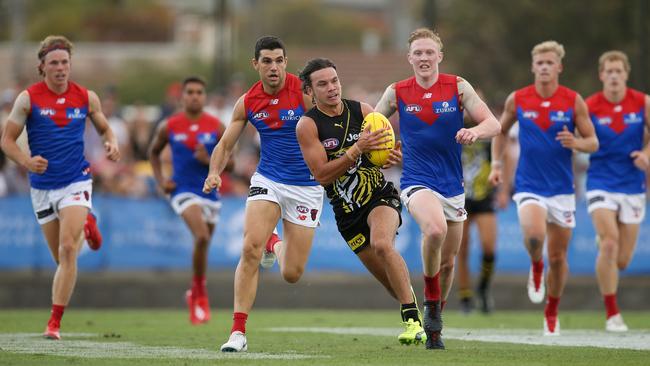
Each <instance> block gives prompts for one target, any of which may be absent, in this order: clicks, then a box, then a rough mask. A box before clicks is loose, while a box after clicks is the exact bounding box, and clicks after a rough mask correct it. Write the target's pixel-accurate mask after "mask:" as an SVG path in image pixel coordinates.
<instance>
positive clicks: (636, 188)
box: [586, 51, 650, 332]
mask: <svg viewBox="0 0 650 366" xmlns="http://www.w3.org/2000/svg"><path fill="white" fill-rule="evenodd" d="M598 70H599V77H600V81H602V83H603V90H602V91H600V92H598V93H595V94H594V95H592V96H590V97H589V98H587V100H586V102H587V107H588V108H589V115H590V117H591V122H592V123H593V124H594V128H595V129H596V134H597V135H598V140H599V141H600V148H599V149H598V151H597V152H596V153H594V154H592V155H591V158H590V160H589V170H587V202H588V211H589V213H590V214H591V218H592V221H593V224H594V227H595V228H596V233H597V234H598V242H599V243H598V257H597V259H596V278H597V279H598V286H599V287H600V292H601V294H602V296H603V300H604V302H605V310H606V321H605V329H606V330H607V331H611V332H625V331H627V330H628V328H627V325H626V324H625V322H624V321H623V317H622V316H621V314H620V311H619V309H618V305H617V301H616V292H617V289H618V281H619V279H618V272H619V271H620V270H623V269H625V268H626V267H627V266H628V264H629V263H630V261H631V260H632V256H633V254H634V248H635V247H636V242H637V238H638V235H639V225H640V224H641V222H642V221H643V218H644V216H645V208H646V171H647V169H648V166H649V165H650V164H649V159H650V146H648V145H646V146H645V147H644V146H643V135H644V132H645V129H646V128H650V96H648V95H646V94H645V93H642V92H640V91H638V90H634V89H631V88H628V87H627V80H628V76H629V73H630V62H629V60H628V58H627V55H626V54H625V53H623V52H621V51H608V52H605V53H604V54H603V55H602V56H601V57H600V59H599V65H598Z"/></svg>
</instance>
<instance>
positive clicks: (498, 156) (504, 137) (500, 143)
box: [488, 92, 517, 185]
mask: <svg viewBox="0 0 650 366" xmlns="http://www.w3.org/2000/svg"><path fill="white" fill-rule="evenodd" d="M516 121H517V113H516V111H515V93H514V92H512V93H510V95H508V98H506V103H505V106H504V108H503V114H501V119H500V121H499V124H500V125H501V132H500V133H499V134H497V135H496V136H494V138H493V139H492V164H491V169H490V176H489V178H488V180H489V181H490V183H492V184H493V185H498V184H500V183H501V181H502V176H501V175H502V168H503V155H504V151H505V150H506V146H507V144H508V131H510V128H512V125H514V124H515V122H516Z"/></svg>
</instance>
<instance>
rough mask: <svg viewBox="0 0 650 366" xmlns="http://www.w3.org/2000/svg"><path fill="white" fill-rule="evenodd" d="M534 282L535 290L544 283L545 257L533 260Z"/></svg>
mask: <svg viewBox="0 0 650 366" xmlns="http://www.w3.org/2000/svg"><path fill="white" fill-rule="evenodd" d="M532 263H533V283H534V284H535V290H539V286H540V285H541V284H542V274H543V273H544V259H540V260H539V261H537V262H535V261H533V262H532Z"/></svg>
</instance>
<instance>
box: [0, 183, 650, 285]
mask: <svg viewBox="0 0 650 366" xmlns="http://www.w3.org/2000/svg"><path fill="white" fill-rule="evenodd" d="M93 205H94V209H93V211H94V212H95V213H96V214H97V216H98V220H99V226H100V229H101V231H102V234H103V236H104V244H103V246H102V248H101V250H99V251H98V252H93V251H91V250H90V249H88V248H87V247H86V246H84V248H83V249H82V252H81V254H80V257H79V266H80V268H81V269H82V270H166V269H177V270H178V269H181V270H186V269H189V268H190V263H191V250H192V245H193V244H192V237H191V235H190V233H189V230H188V229H187V228H186V227H185V224H184V223H183V221H182V220H181V219H180V218H179V217H178V216H176V215H175V214H174V212H173V211H172V209H171V207H170V206H169V204H168V202H166V201H164V200H161V199H147V200H135V199H126V198H116V197H105V196H95V197H93ZM244 207H245V199H243V198H226V199H224V200H223V207H222V211H221V218H220V221H219V224H218V225H217V230H216V232H215V235H214V237H213V239H212V243H211V247H210V255H209V268H210V269H211V270H228V269H231V270H234V268H235V266H236V265H237V262H238V260H239V255H240V252H241V246H242V233H243V222H244ZM323 211H324V212H323V215H322V217H321V225H320V227H319V228H318V229H317V230H316V236H315V240H314V245H313V249H312V253H311V256H310V258H309V263H308V270H316V271H318V270H325V271H345V272H359V273H362V272H365V271H366V270H365V268H364V267H363V265H361V263H360V262H359V261H358V260H357V258H356V256H355V255H354V254H353V253H352V251H350V249H348V247H347V244H346V243H345V241H344V240H343V239H342V238H341V236H340V235H339V233H338V231H337V230H336V224H335V222H334V215H333V213H332V210H331V208H330V207H329V204H327V203H326V204H325V207H324V210H323ZM576 220H577V227H576V229H575V230H574V233H573V239H572V242H571V245H570V246H569V253H568V257H569V266H570V271H571V273H574V274H592V273H593V272H594V262H595V258H596V253H597V250H596V244H595V234H594V230H593V227H592V224H591V220H590V218H589V215H588V214H587V212H586V208H585V204H584V202H579V203H578V211H577V213H576ZM497 221H498V242H497V272H501V273H518V274H525V273H527V272H528V268H529V265H530V260H529V259H528V255H527V253H526V251H525V249H524V246H523V243H522V236H521V231H520V229H519V224H518V221H517V214H516V210H515V207H514V205H513V206H511V207H509V208H508V209H507V210H505V211H502V212H499V213H498V220H497ZM280 226H281V225H280ZM279 229H280V231H281V230H282V228H281V227H279ZM475 230H476V229H475V228H474V229H473V230H472V232H471V247H470V251H471V255H470V258H471V259H470V267H471V269H472V270H473V271H474V272H476V271H477V269H478V267H479V261H480V246H479V244H478V242H477V239H476V238H477V237H478V235H476V234H477V233H476V231H475ZM0 233H2V235H0V270H24V269H34V268H55V265H54V261H53V260H52V258H51V255H50V253H49V250H48V248H47V245H46V243H45V240H44V238H43V235H42V233H41V231H40V228H39V227H38V224H37V223H36V219H35V218H34V214H33V211H32V206H31V202H30V200H29V197H27V196H20V197H8V198H2V199H0ZM649 236H650V225H648V224H647V220H646V222H644V223H643V224H642V225H641V230H640V234H639V243H638V245H637V248H636V253H635V256H634V259H633V260H632V263H631V264H630V267H629V268H628V269H627V270H626V273H628V274H650V245H649V244H648V242H647V240H646V238H648V237H649ZM396 247H397V249H398V250H399V251H400V253H402V256H403V257H404V260H405V261H406V263H407V265H408V267H409V269H410V270H411V272H412V273H419V272H421V268H422V266H421V263H420V232H419V230H418V227H417V225H416V224H415V222H414V221H413V219H412V218H411V217H410V216H409V214H408V213H406V212H403V225H402V227H401V228H400V230H399V235H398V236H397V241H396Z"/></svg>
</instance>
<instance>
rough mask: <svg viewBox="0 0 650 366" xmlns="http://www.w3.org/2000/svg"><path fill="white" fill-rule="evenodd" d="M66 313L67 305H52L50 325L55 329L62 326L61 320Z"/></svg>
mask: <svg viewBox="0 0 650 366" xmlns="http://www.w3.org/2000/svg"><path fill="white" fill-rule="evenodd" d="M64 311H65V305H54V304H52V311H51V313H50V320H49V321H48V322H47V324H48V325H52V326H55V327H57V328H58V327H60V326H61V318H62V317H63V312H64Z"/></svg>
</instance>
